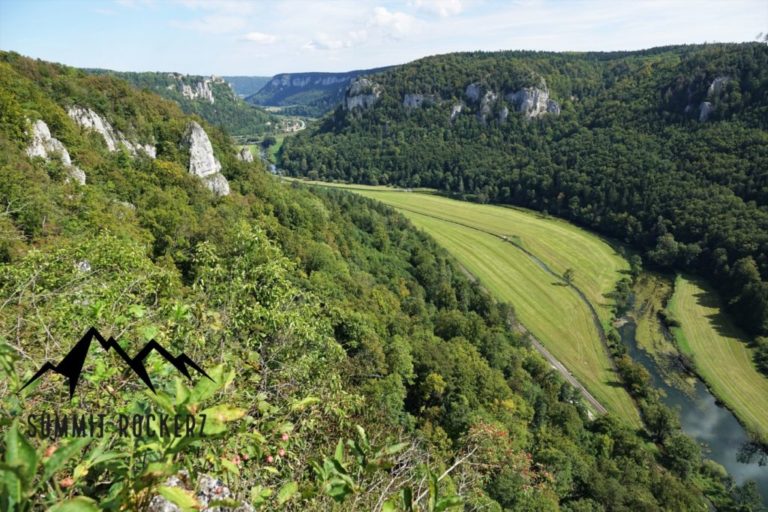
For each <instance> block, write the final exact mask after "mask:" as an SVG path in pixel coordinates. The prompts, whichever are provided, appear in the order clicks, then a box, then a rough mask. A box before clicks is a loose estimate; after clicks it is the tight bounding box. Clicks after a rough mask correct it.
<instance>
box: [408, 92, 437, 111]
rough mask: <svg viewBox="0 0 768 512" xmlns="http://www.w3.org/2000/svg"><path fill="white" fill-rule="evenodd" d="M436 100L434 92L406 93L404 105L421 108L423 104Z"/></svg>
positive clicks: (430, 103) (429, 103)
mask: <svg viewBox="0 0 768 512" xmlns="http://www.w3.org/2000/svg"><path fill="white" fill-rule="evenodd" d="M435 102H436V99H435V96H434V95H432V94H410V93H409V94H406V95H405V96H403V106H404V107H406V108H420V107H421V106H427V105H432V104H434V103H435Z"/></svg>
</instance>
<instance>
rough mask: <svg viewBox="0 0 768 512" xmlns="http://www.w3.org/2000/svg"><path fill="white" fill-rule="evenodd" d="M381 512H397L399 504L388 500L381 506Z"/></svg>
mask: <svg viewBox="0 0 768 512" xmlns="http://www.w3.org/2000/svg"><path fill="white" fill-rule="evenodd" d="M381 512H397V504H396V503H395V502H394V501H392V500H387V501H385V502H384V505H382V506H381Z"/></svg>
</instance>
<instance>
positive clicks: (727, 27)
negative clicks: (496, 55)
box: [0, 0, 768, 75]
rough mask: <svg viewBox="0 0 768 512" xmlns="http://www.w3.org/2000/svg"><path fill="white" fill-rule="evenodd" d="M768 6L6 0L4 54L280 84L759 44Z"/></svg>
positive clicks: (714, 0)
mask: <svg viewBox="0 0 768 512" xmlns="http://www.w3.org/2000/svg"><path fill="white" fill-rule="evenodd" d="M766 32H768V0H625V1H620V0H610V1H609V0H507V1H498V0H399V1H384V0H373V1H368V0H332V1H310V0H285V1H274V2H267V1H260V0H102V1H98V0H77V1H69V0H0V48H1V49H3V50H14V51H17V52H19V53H22V54H25V55H29V56H32V57H36V58H41V59H45V60H52V61H56V62H62V63H64V64H70V65H73V66H80V67H101V68H110V69H117V70H121V71H129V70H134V71H179V72H183V73H194V74H219V75H273V74H276V73H279V72H296V71H344V70H350V69H358V68H368V67H376V66H384V65H388V64H398V63H403V62H407V61H410V60H413V59H417V58H419V57H423V56H426V55H433V54H437V53H447V52H452V51H462V50H504V49H535V50H555V51H567V50H574V51H582V50H621V49H641V48H648V47H652V46H660V45H666V44H678V43H703V42H716V41H717V42H721V41H754V40H756V39H757V37H758V34H760V33H763V34H765V33H766Z"/></svg>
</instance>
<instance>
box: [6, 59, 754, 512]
mask: <svg viewBox="0 0 768 512" xmlns="http://www.w3.org/2000/svg"><path fill="white" fill-rule="evenodd" d="M72 106H79V107H82V108H88V109H92V110H93V111H95V112H96V113H98V114H99V115H100V116H102V118H103V119H106V120H107V121H109V123H111V125H112V127H113V128H114V129H115V130H119V132H120V133H121V134H122V135H124V136H125V137H126V138H128V139H131V140H133V141H135V142H138V143H142V144H151V145H152V146H153V147H154V148H155V149H156V155H155V157H156V158H152V157H150V155H149V154H146V153H143V152H136V153H132V152H130V151H129V150H128V149H127V147H126V146H125V145H122V146H121V147H120V148H117V149H116V150H115V151H110V150H109V148H108V146H107V145H106V144H105V141H104V138H103V137H102V136H100V135H99V134H98V133H96V132H94V131H92V130H88V129H83V128H81V127H80V126H78V125H77V124H75V122H74V121H73V119H71V118H70V117H69V116H68V115H67V109H68V108H69V107H72ZM38 120H40V121H44V122H45V123H46V125H47V126H48V127H50V132H51V136H52V137H54V138H55V139H56V140H57V141H58V142H59V144H60V146H57V147H62V146H63V147H65V148H66V149H67V151H68V155H70V156H71V163H69V164H68V163H67V162H66V161H63V158H62V159H59V158H57V157H56V156H50V157H49V158H48V159H44V158H40V157H35V158H30V157H29V156H28V154H27V148H28V147H29V145H30V143H31V142H32V140H31V138H32V137H31V135H30V134H31V129H32V123H34V122H35V121H38ZM193 120H194V121H196V122H197V123H198V124H199V126H200V127H201V128H202V129H203V130H204V131H205V132H206V134H207V137H208V138H210V144H211V147H212V152H213V154H214V155H215V157H216V159H218V161H220V164H221V172H222V173H223V177H224V178H225V179H226V180H227V181H228V187H227V190H229V194H228V195H216V194H214V193H213V192H212V191H211V190H209V188H208V187H206V183H205V182H204V181H203V180H201V179H200V178H199V177H198V176H195V175H192V174H190V172H188V167H189V165H190V154H189V153H190V152H189V150H188V148H186V145H185V144H186V143H185V133H186V132H188V130H189V126H190V124H191V122H192V121H193ZM59 153H60V154H61V151H60V150H59ZM236 155H237V151H236V149H235V147H234V146H233V145H232V143H231V142H230V138H229V137H228V136H227V134H226V133H224V132H223V131H221V130H220V129H218V128H215V127H212V126H211V125H209V124H207V123H206V122H204V121H203V120H202V119H200V118H197V117H190V116H188V115H185V114H184V113H183V112H182V111H181V110H180V108H179V107H178V106H177V105H175V104H173V103H171V102H169V101H166V100H163V99H161V98H160V97H158V96H155V95H154V94H151V93H150V92H148V91H137V90H135V89H133V88H132V87H131V86H129V85H128V84H127V83H125V82H123V81H121V80H119V79H117V78H115V77H111V76H93V75H88V74H85V73H83V72H81V71H77V70H74V69H72V68H68V67H65V66H60V65H54V64H49V63H45V62H40V61H34V60H31V59H27V58H24V57H21V56H19V55H17V54H13V53H2V54H0V201H2V203H1V206H2V214H0V233H2V235H1V236H0V262H1V263H0V300H1V302H0V371H1V372H2V373H3V379H2V386H0V428H1V429H2V433H3V440H2V445H1V446H2V459H3V463H2V466H0V508H2V509H3V510H36V509H45V508H46V507H50V509H51V510H54V511H59V512H61V511H69V510H78V511H94V510H102V509H103V510H135V509H144V508H146V507H147V506H149V504H150V503H153V502H154V503H156V502H157V501H158V500H161V499H164V500H168V501H171V502H173V503H175V504H177V506H178V507H179V508H180V509H181V510H195V509H199V508H201V507H202V506H203V505H202V504H201V503H200V501H199V500H200V499H201V498H200V494H199V493H198V492H196V491H198V490H199V489H196V486H198V485H201V484H200V482H202V481H203V479H204V478H208V477H209V476H210V475H212V476H214V477H216V478H219V479H221V480H222V481H223V482H225V483H226V487H227V489H228V493H227V495H226V496H222V499H221V500H219V501H218V504H219V505H221V506H224V507H231V508H234V507H237V506H246V504H247V506H248V507H253V508H262V509H277V508H280V509H285V510H377V511H378V510H429V511H441V510H449V509H451V510H453V509H456V510H458V509H461V508H463V509H465V510H478V509H485V510H572V511H585V510H627V511H635V510H706V509H707V501H708V500H709V501H711V502H713V503H714V504H715V505H716V506H717V507H718V508H719V509H721V510H734V511H735V510H747V509H749V507H753V508H754V507H755V503H756V502H755V499H756V498H755V496H754V492H753V491H752V490H750V488H748V487H744V488H742V487H738V486H734V485H733V483H732V482H731V481H730V480H729V478H728V477H727V475H724V474H723V472H722V471H721V470H719V469H718V468H716V467H713V466H712V465H711V464H706V463H705V464H703V463H701V459H700V455H699V453H698V451H697V447H696V445H695V444H693V443H691V441H690V440H689V439H688V438H686V437H685V436H682V435H681V434H680V433H679V432H677V431H675V430H674V429H672V430H669V431H665V433H664V436H663V437H661V438H660V437H659V436H658V435H656V434H654V433H652V432H647V431H644V430H638V429H637V428H635V427H633V426H630V425H628V424H627V423H626V422H624V421H622V420H621V419H620V418H617V417H615V416H614V415H611V414H609V415H606V416H600V417H597V418H595V419H590V418H589V417H588V414H587V410H586V407H585V406H584V404H583V403H582V402H581V401H580V400H579V396H578V394H577V393H576V392H575V391H574V390H573V389H572V388H571V387H570V386H568V385H566V384H564V382H563V381H562V379H561V378H560V377H559V375H558V374H557V373H556V372H554V371H553V370H552V369H551V368H550V367H549V366H548V365H547V364H546V363H545V362H544V360H543V359H542V358H541V357H540V356H538V354H537V353H536V352H535V351H534V350H532V349H531V347H530V346H529V345H528V344H527V342H525V340H523V339H521V338H520V337H519V336H517V335H516V334H515V330H514V325H513V323H514V315H513V312H512V310H511V308H510V307H509V306H507V305H505V304H502V303H498V302H496V301H494V300H493V299H492V298H491V297H490V296H489V294H488V293H487V292H485V291H484V290H483V289H482V288H481V287H480V286H479V285H478V284H477V283H474V282H472V280H471V279H470V278H469V277H467V276H466V275H465V274H464V272H463V271H462V270H461V269H460V268H458V267H457V266H456V265H455V263H453V260H452V259H451V258H450V257H449V256H448V254H447V253H446V252H445V251H444V250H443V249H441V248H440V247H439V246H438V245H437V244H436V243H435V242H434V241H432V239H430V238H429V237H428V236H426V235H424V234H422V233H420V232H419V231H417V230H415V229H414V228H413V226H412V225H411V223H410V222H408V221H407V219H405V218H404V217H403V216H401V215H399V214H397V213H395V212H393V211H392V210H391V209H389V208H388V207H386V206H384V205H381V204H379V203H377V202H374V201H370V200H368V199H365V198H360V197H356V196H354V195H352V194H349V193H346V192H343V191H322V190H307V189H304V188H302V187H299V186H292V185H287V184H284V183H280V182H279V181H277V180H276V179H274V178H273V177H271V176H270V175H268V174H267V173H265V172H264V169H263V168H262V166H261V164H260V163H258V162H256V163H248V162H243V161H240V160H239V159H238V158H237V157H236ZM208 156H210V157H211V158H213V156H212V155H208ZM72 165H75V166H77V168H78V169H79V170H81V171H82V172H83V173H84V174H85V176H86V181H85V184H80V183H79V181H78V180H76V179H74V176H75V175H74V174H73V173H72V169H73V167H72ZM217 190H219V191H221V190H222V189H217ZM220 193H221V192H220ZM575 279H576V280H578V279H579V276H578V275H576V276H575ZM91 325H95V326H98V328H99V330H100V331H101V332H102V333H103V334H104V335H113V336H115V337H116V338H117V339H118V342H119V343H120V344H121V346H122V347H123V348H124V349H125V350H126V352H128V353H129V354H134V353H136V351H137V350H138V349H139V348H140V347H141V346H143V344H144V343H145V342H146V341H147V340H149V339H155V340H157V341H159V342H160V343H161V344H162V345H163V346H165V347H167V348H168V349H169V350H170V351H171V352H173V353H180V352H182V351H183V352H185V353H186V354H187V355H188V356H189V357H191V358H192V359H193V360H194V361H196V362H197V363H199V364H200V365H201V366H202V367H203V368H205V369H206V370H207V371H208V373H209V374H210V375H211V377H212V380H210V381H209V380H207V379H201V380H199V381H197V382H188V381H185V380H182V379H180V378H177V377H176V375H177V373H176V372H175V370H174V369H173V368H172V367H169V365H167V364H165V362H164V361H163V360H162V359H161V358H150V359H148V360H147V366H148V371H149V373H150V374H151V376H152V379H153V382H155V386H156V388H157V394H156V395H155V394H152V393H151V392H149V391H147V390H146V389H145V388H144V386H143V384H141V383H140V382H136V381H135V379H132V378H131V376H129V375H127V374H125V373H124V372H122V366H121V365H120V364H118V360H117V359H114V358H115V355H114V354H113V353H111V352H98V351H94V352H93V353H92V354H90V357H89V358H88V360H87V362H86V367H85V368H84V371H83V375H84V378H83V379H82V381H81V382H80V385H79V386H78V390H77V393H76V395H75V397H74V399H73V400H72V401H71V402H70V401H69V400H68V393H67V389H66V386H64V381H63V379H60V378H58V377H56V376H54V375H53V374H50V373H49V374H48V375H47V376H46V377H44V378H43V379H40V380H39V381H37V382H39V384H36V385H35V386H30V388H27V389H25V390H24V391H22V392H21V393H19V389H20V387H21V386H22V384H23V383H24V382H26V380H27V379H28V378H29V377H30V376H31V375H32V374H33V372H34V371H36V369H37V368H39V367H40V366H41V365H42V364H43V363H44V362H45V361H52V362H54V363H55V362H56V361H58V360H59V358H60V357H62V356H63V354H64V353H66V351H67V350H69V348H70V347H71V345H72V344H73V343H74V342H75V340H77V339H79V337H80V336H82V335H83V333H84V332H85V331H86V330H87V329H88V327H90V326H91ZM51 408H56V409H57V410H59V411H61V412H67V411H76V410H82V409H83V408H87V409H89V410H97V411H98V410H108V411H110V412H115V413H121V414H129V415H144V414H147V413H148V412H150V411H156V412H162V413H163V414H181V415H183V414H190V413H206V414H208V416H209V420H208V422H206V432H205V434H206V437H205V438H202V439H200V438H180V439H179V438H173V437H171V438H162V437H157V436H144V437H138V436H137V437H133V438H130V437H129V438H125V437H109V436H105V437H104V438H103V439H91V438H88V437H85V438H75V439H56V440H52V439H43V440H40V439H33V438H30V437H29V436H28V435H26V434H27V433H26V431H25V426H26V425H25V423H24V420H25V417H26V415H28V414H32V413H35V414H38V413H40V412H41V411H42V412H44V411H45V410H46V409H48V410H50V409H51ZM652 441H657V442H652ZM219 489H221V487H219ZM208 505H211V506H213V505H212V504H211V503H208Z"/></svg>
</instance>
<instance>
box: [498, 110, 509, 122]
mask: <svg viewBox="0 0 768 512" xmlns="http://www.w3.org/2000/svg"><path fill="white" fill-rule="evenodd" d="M508 117H509V109H508V108H507V107H501V109H499V122H500V123H503V122H504V121H506V120H507V118H508Z"/></svg>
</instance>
